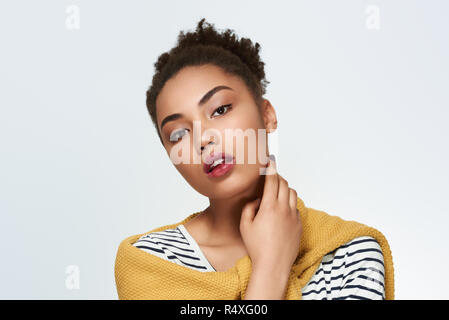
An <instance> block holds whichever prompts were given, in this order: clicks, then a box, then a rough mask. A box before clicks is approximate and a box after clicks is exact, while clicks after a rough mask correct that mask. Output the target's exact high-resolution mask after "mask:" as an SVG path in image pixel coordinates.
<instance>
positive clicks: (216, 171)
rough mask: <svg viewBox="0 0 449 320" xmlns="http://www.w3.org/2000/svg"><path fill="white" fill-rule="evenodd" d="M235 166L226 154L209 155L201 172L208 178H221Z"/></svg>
mask: <svg viewBox="0 0 449 320" xmlns="http://www.w3.org/2000/svg"><path fill="white" fill-rule="evenodd" d="M234 165H235V159H234V157H233V156H232V155H230V154H227V153H223V152H221V153H217V154H211V155H210V156H208V157H207V158H206V160H205V164H204V166H203V171H204V173H205V174H207V176H208V177H211V178H213V177H221V176H223V175H224V174H226V173H227V172H229V171H230V170H231V169H232V168H233V167H234Z"/></svg>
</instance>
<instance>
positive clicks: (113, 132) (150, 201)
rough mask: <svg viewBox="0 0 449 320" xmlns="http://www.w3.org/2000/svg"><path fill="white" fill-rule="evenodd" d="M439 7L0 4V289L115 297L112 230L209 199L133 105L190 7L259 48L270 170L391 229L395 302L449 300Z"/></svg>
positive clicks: (124, 230)
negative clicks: (269, 118)
mask: <svg viewBox="0 0 449 320" xmlns="http://www.w3.org/2000/svg"><path fill="white" fill-rule="evenodd" d="M73 5H75V6H76V8H77V9H79V22H80V23H79V29H71V28H70V23H67V21H68V19H69V18H68V17H69V16H70V15H71V14H73V12H74V11H73V8H74V7H71V6H73ZM370 6H371V7H370ZM372 6H374V7H372ZM369 8H371V9H369ZM372 8H374V10H379V19H378V20H377V22H378V24H377V26H378V27H379V28H378V29H372V27H373V24H372V20H370V19H372V14H373V9H372ZM448 13H449V5H448V2H447V1H410V0H409V1H378V0H372V1H349V0H348V1H346V0H345V1H341V0H340V1H334V0H327V1H260V0H258V1H232V0H229V1H226V2H222V1H106V0H102V1H99V0H96V1H87V0H79V1H77V0H72V1H56V0H55V1H31V0H29V1H2V2H1V4H0V39H1V43H0V46H1V49H0V57H1V59H0V88H1V94H0V164H1V166H0V213H1V224H0V237H1V238H0V244H1V248H0V250H1V255H2V257H1V263H0V279H1V280H0V281H1V282H0V298H2V299H117V293H116V288H115V280H114V261H115V254H116V251H117V248H118V245H119V243H120V241H121V240H123V239H124V238H125V237H128V236H130V235H133V234H138V233H143V232H146V231H149V230H151V229H153V228H156V227H159V226H162V225H166V224H170V223H174V222H178V221H180V220H181V219H183V218H185V217H186V216H188V215H189V214H191V213H193V212H196V211H200V210H202V209H204V208H205V207H206V206H207V205H208V199H207V198H205V197H204V196H202V195H200V194H198V193H197V192H196V191H195V190H193V189H192V188H191V187H190V186H189V185H188V184H187V182H186V181H185V180H184V179H183V178H182V176H181V175H180V174H179V173H178V172H177V171H176V169H175V168H174V166H173V164H172V163H171V162H170V159H169V158H168V156H167V154H166V153H165V149H163V147H162V145H161V143H160V141H159V139H158V137H157V134H156V131H155V129H154V127H153V124H152V122H151V119H150V117H149V115H148V111H147V109H146V106H145V91H146V90H147V88H148V86H149V85H150V83H151V79H152V76H153V72H154V68H153V64H154V62H155V61H156V59H157V57H158V56H159V55H160V54H161V53H163V52H165V51H167V50H169V49H170V48H171V47H172V46H173V45H175V41H176V38H177V35H178V33H179V31H180V30H193V28H195V26H196V23H197V22H198V21H199V20H200V19H201V18H202V17H206V19H207V21H208V22H211V23H213V24H215V26H216V28H218V29H225V28H231V29H233V30H235V31H236V33H237V34H238V35H239V36H241V37H242V36H243V37H248V38H250V39H252V40H253V41H257V42H258V43H259V44H260V45H261V47H262V50H261V56H262V59H263V61H264V62H265V63H266V69H265V71H266V73H267V79H268V80H269V81H270V84H269V85H268V87H267V94H266V96H265V97H266V98H267V99H269V100H270V101H271V103H272V104H273V106H274V107H275V109H276V112H277V116H278V122H279V127H278V138H279V139H278V140H277V141H278V142H279V144H278V151H277V153H276V155H277V158H278V168H279V172H280V174H281V175H282V176H283V177H285V178H286V179H287V180H288V181H289V184H290V186H291V187H293V188H295V189H296V190H297V192H298V195H299V196H300V197H301V199H303V201H304V202H305V204H306V206H308V207H312V208H315V209H319V210H323V211H325V212H327V213H329V214H332V215H337V216H340V217H341V218H343V219H345V220H356V221H358V222H362V223H364V224H367V225H369V226H372V227H375V228H377V229H378V230H380V231H381V232H382V233H383V234H384V235H385V236H386V238H387V240H388V241H389V244H390V246H391V250H392V253H393V261H394V268H395V286H396V298H397V299H415V298H416V299H432V298H436V299H447V298H449V296H448V293H447V289H446V288H447V287H449V280H448V276H447V275H446V271H447V270H449V250H448V249H447V244H448V238H447V237H448V231H447V227H448V223H449V218H448V212H449V210H448V209H449V205H448V202H447V199H448V190H449V179H448V178H449V169H448V163H449V153H448V143H447V140H448V135H449V129H448V126H447V123H448V120H449V114H448V113H449V112H448V107H449V93H448V91H449V90H448V84H449V64H448V57H449V41H448V39H449V19H448V18H447V16H448ZM72 22H73V21H72ZM374 26H376V24H375V23H374ZM272 142H273V139H272V140H271V141H270V143H272ZM71 265H75V266H77V268H78V269H79V284H80V286H79V289H76V288H74V289H70V288H69V287H70V286H69V287H67V286H66V279H67V277H68V276H69V274H67V273H66V270H67V269H66V268H67V267H68V266H71Z"/></svg>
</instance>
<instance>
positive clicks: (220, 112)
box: [212, 104, 231, 116]
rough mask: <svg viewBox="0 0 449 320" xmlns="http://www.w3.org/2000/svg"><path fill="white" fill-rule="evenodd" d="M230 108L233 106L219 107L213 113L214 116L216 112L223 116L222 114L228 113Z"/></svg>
mask: <svg viewBox="0 0 449 320" xmlns="http://www.w3.org/2000/svg"><path fill="white" fill-rule="evenodd" d="M230 108H231V104H225V105H222V106H220V107H218V108H217V109H215V111H214V112H213V113H212V116H213V115H214V114H215V112H218V113H219V115H222V114H224V113H226V112H227V110H228V109H230Z"/></svg>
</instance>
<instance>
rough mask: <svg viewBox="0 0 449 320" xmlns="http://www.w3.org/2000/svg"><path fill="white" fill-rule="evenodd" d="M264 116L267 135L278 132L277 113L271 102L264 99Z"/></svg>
mask: <svg viewBox="0 0 449 320" xmlns="http://www.w3.org/2000/svg"><path fill="white" fill-rule="evenodd" d="M262 116H263V121H264V124H265V129H266V130H267V133H271V132H274V131H276V129H277V127H278V120H277V118H276V111H275V110H274V108H273V106H272V105H271V103H270V101H269V100H267V99H263V102H262Z"/></svg>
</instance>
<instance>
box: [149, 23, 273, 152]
mask: <svg viewBox="0 0 449 320" xmlns="http://www.w3.org/2000/svg"><path fill="white" fill-rule="evenodd" d="M205 20H206V19H205V18H202V19H201V20H200V21H199V22H198V25H197V27H196V31H195V32H188V33H184V32H183V31H181V32H180V33H179V35H178V42H177V44H176V46H175V47H174V48H172V49H171V50H170V51H169V52H165V53H163V54H161V55H160V56H159V57H158V60H157V62H156V63H155V64H154V67H155V74H154V76H153V81H152V84H151V86H150V87H149V89H148V90H147V92H146V94H147V100H146V104H147V108H148V111H149V113H150V116H151V119H152V121H153V124H154V126H155V127H156V131H157V134H158V136H159V139H160V140H161V143H162V144H164V143H163V142H162V137H161V133H160V132H159V128H158V125H157V118H156V98H157V96H158V95H159V93H160V91H161V90H162V88H163V86H164V84H165V82H166V81H167V80H169V79H170V78H171V77H173V76H174V75H175V74H176V73H177V72H178V71H180V70H181V69H182V68H183V67H186V66H199V65H203V64H214V65H216V66H218V67H221V68H222V69H223V70H224V71H225V72H226V73H229V74H232V75H236V76H239V77H241V79H242V80H244V82H245V83H246V85H247V86H248V89H249V90H250V92H251V94H252V95H253V97H254V100H255V102H256V105H257V106H258V107H260V106H261V102H262V100H263V98H262V96H263V95H264V94H265V90H266V86H267V84H269V81H267V80H266V79H265V71H264V65H265V63H264V62H262V61H261V59H260V56H259V50H260V45H259V43H257V42H256V43H255V44H253V43H252V41H251V40H250V39H248V38H241V39H240V40H239V39H238V37H237V36H236V35H235V34H234V30H232V29H226V30H224V32H223V33H218V32H217V30H216V29H215V28H214V25H213V24H210V23H208V22H205ZM203 25H204V26H203Z"/></svg>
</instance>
